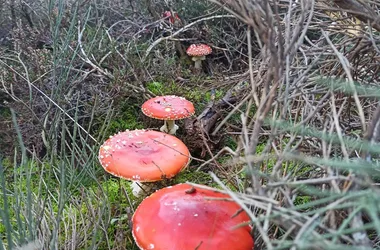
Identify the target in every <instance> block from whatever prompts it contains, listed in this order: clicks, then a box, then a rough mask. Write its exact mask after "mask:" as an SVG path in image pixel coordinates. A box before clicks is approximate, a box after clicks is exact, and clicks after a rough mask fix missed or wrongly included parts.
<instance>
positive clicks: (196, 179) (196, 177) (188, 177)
mask: <svg viewBox="0 0 380 250" xmlns="http://www.w3.org/2000/svg"><path fill="white" fill-rule="evenodd" d="M186 182H192V183H197V184H203V185H207V186H211V187H217V186H218V185H217V184H216V183H215V182H214V181H213V180H212V178H211V176H210V175H209V174H207V173H204V172H202V171H195V170H193V169H186V170H184V171H182V172H181V173H179V174H178V175H177V176H176V177H175V178H174V179H173V181H172V183H173V185H175V184H179V183H186Z"/></svg>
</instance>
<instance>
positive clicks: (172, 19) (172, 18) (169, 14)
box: [162, 10, 181, 24]
mask: <svg viewBox="0 0 380 250" xmlns="http://www.w3.org/2000/svg"><path fill="white" fill-rule="evenodd" d="M162 16H163V17H169V23H171V24H174V23H175V21H179V22H181V19H180V18H179V16H178V13H177V12H173V15H172V12H171V11H170V10H167V11H165V12H164V13H162Z"/></svg>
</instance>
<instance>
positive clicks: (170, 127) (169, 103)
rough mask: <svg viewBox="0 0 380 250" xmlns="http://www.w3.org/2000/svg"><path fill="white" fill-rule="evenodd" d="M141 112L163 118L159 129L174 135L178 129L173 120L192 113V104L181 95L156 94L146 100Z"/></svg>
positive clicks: (183, 117) (193, 111)
mask: <svg viewBox="0 0 380 250" xmlns="http://www.w3.org/2000/svg"><path fill="white" fill-rule="evenodd" d="M141 110H142V112H143V113H144V114H145V115H146V116H149V117H151V118H155V119H159V120H164V121H165V123H164V125H163V126H162V127H161V129H160V130H161V131H162V132H165V133H169V134H172V135H174V134H175V133H176V131H177V129H178V126H177V125H176V124H175V120H180V119H185V118H188V117H190V116H192V115H194V113H195V110H194V105H193V104H192V103H191V102H190V101H188V100H186V99H185V98H183V97H179V96H175V95H166V96H157V97H154V98H152V99H149V100H148V101H146V102H145V103H144V104H143V105H142V107H141Z"/></svg>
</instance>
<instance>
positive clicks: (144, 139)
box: [98, 130, 190, 196]
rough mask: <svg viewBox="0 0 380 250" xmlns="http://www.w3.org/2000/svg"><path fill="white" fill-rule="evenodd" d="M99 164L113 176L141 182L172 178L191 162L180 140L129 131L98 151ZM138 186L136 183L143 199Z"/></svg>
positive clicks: (114, 137) (139, 131) (145, 132)
mask: <svg viewBox="0 0 380 250" xmlns="http://www.w3.org/2000/svg"><path fill="white" fill-rule="evenodd" d="M98 158H99V161H100V163H101V164H102V166H103V168H104V169H105V170H106V171H107V172H108V173H110V174H112V175H114V176H117V177H121V178H123V179H127V180H131V181H138V182H155V181H159V180H162V179H164V178H172V177H174V176H175V175H176V174H178V173H179V172H180V171H181V170H182V169H183V168H185V167H186V166H187V165H188V163H189V161H190V152H189V150H188V148H187V147H186V145H185V144H184V143H183V142H182V141H181V140H179V139H178V138H177V137H175V136H172V135H168V134H166V133H162V132H158V131H150V130H131V131H129V130H127V131H125V132H119V133H118V134H116V135H114V136H111V137H110V138H109V139H108V140H106V141H105V142H104V144H103V145H102V146H101V147H100V149H99V156H98ZM139 185H140V184H139V183H133V185H132V187H133V188H134V194H135V195H136V196H139V195H140V192H141V190H140V189H139Z"/></svg>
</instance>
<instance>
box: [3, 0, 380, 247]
mask: <svg viewBox="0 0 380 250" xmlns="http://www.w3.org/2000/svg"><path fill="white" fill-rule="evenodd" d="M27 2H30V1H27ZM27 2H23V1H22V2H20V3H17V4H16V3H14V1H10V2H9V3H8V2H5V3H2V4H0V10H1V11H2V15H1V16H0V24H1V25H0V82H1V85H0V90H1V91H0V100H1V103H0V124H1V131H0V153H1V155H0V157H1V161H0V184H1V188H0V190H1V191H0V195H1V196H2V199H0V204H1V206H0V220H1V223H0V249H17V248H18V247H20V246H22V245H27V244H29V246H33V245H34V246H35V247H36V248H38V249H138V248H137V246H136V245H134V241H133V238H132V236H131V224H130V219H131V216H132V214H133V212H134V210H135V209H136V207H137V205H138V204H139V202H141V200H139V199H135V198H133V196H132V195H131V188H130V185H129V183H128V182H127V181H124V180H119V179H116V178H113V177H111V176H109V175H107V174H106V173H105V172H104V171H103V169H102V168H101V166H100V164H99V162H98V160H97V152H98V149H99V146H100V144H101V143H102V142H103V141H104V140H105V139H106V138H108V136H110V135H112V134H114V133H116V132H118V131H121V130H125V129H141V128H147V129H148V128H150V129H158V128H159V127H160V126H161V122H157V121H154V120H152V119H150V118H147V117H145V116H144V115H142V113H141V112H140V107H141V104H142V103H143V102H144V101H145V100H147V99H148V98H150V97H153V96H155V95H166V94H175V95H179V96H184V97H186V98H187V99H189V100H191V101H192V102H193V103H194V105H195V108H196V116H194V117H192V118H191V119H187V120H186V121H183V122H181V123H180V124H181V127H180V130H179V131H178V134H177V136H178V137H179V138H180V139H181V140H183V141H184V142H185V143H186V144H187V145H188V147H189V149H190V152H191V155H192V157H193V159H192V162H191V165H190V166H189V167H188V169H187V170H186V171H185V172H183V173H182V174H180V175H179V176H178V177H176V178H175V179H173V180H171V181H170V183H167V184H175V183H183V182H191V183H195V184H206V185H208V186H211V187H214V188H218V189H221V190H224V191H225V192H227V193H228V194H229V195H230V196H231V197H232V198H233V199H234V200H235V201H236V202H238V204H239V205H241V206H242V208H243V209H244V210H245V211H246V212H247V213H248V215H249V217H250V219H251V222H250V223H251V225H252V226H253V235H254V238H255V249H373V248H378V247H379V244H380V240H379V237H378V235H379V233H380V223H379V219H380V218H379V214H380V213H379V212H380V206H379V204H380V201H379V197H380V195H379V194H380V190H379V188H378V186H379V185H378V184H379V180H380V174H379V169H380V168H379V163H378V160H379V153H380V147H379V138H380V134H379V131H380V130H379V119H380V105H379V101H378V99H379V97H380V94H379V93H380V92H379V83H380V82H379V81H380V79H379V78H380V23H379V20H380V4H379V3H377V2H376V1H368V2H363V1H358V0H339V1H338V0H334V1H324V0H304V1H278V0H272V1H260V0H252V1H249V0H242V1H229V0H209V1H206V0H205V1H203V0H190V1H151V0H146V1H133V0H131V1H129V2H128V3H127V2H125V1H103V0H102V1H93V0H90V1H63V0H55V1H45V0H38V1H31V2H30V3H27ZM165 11H171V13H178V17H179V19H170V18H169V17H163V15H162V13H164V12H165ZM193 43H195V44H198V43H204V44H208V45H210V46H211V48H212V54H210V55H209V56H207V58H206V60H205V61H202V67H201V70H200V71H199V70H195V69H194V62H193V61H191V59H190V58H189V57H188V56H187V55H186V53H185V51H186V48H187V47H188V46H189V45H190V44H193Z"/></svg>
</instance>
